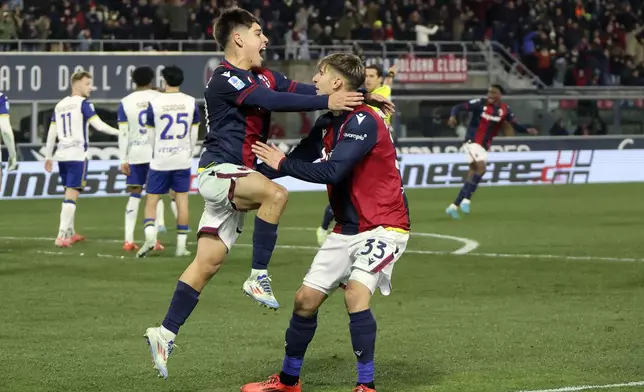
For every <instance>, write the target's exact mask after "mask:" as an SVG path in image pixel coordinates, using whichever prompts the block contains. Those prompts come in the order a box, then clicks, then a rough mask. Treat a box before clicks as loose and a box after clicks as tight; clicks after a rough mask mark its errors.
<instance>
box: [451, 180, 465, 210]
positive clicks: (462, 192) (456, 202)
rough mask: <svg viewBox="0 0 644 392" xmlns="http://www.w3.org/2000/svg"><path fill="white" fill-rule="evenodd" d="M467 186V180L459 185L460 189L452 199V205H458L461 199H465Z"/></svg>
mask: <svg viewBox="0 0 644 392" xmlns="http://www.w3.org/2000/svg"><path fill="white" fill-rule="evenodd" d="M468 188H469V180H467V181H465V184H463V186H462V187H461V190H460V191H459V192H458V196H456V200H454V205H456V206H460V205H461V202H462V201H463V199H465V197H466V195H467V190H468Z"/></svg>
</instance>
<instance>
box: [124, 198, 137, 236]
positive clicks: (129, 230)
mask: <svg viewBox="0 0 644 392" xmlns="http://www.w3.org/2000/svg"><path fill="white" fill-rule="evenodd" d="M140 203H141V198H140V197H132V196H130V197H129V198H128V200H127V205H126V206H125V242H134V229H135V228H136V218H137V216H138V215H139V204H140Z"/></svg>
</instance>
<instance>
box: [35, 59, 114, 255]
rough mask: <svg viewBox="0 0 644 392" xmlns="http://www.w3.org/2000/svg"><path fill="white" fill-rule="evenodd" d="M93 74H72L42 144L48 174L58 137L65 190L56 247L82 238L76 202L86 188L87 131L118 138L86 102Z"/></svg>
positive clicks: (61, 174)
mask: <svg viewBox="0 0 644 392" xmlns="http://www.w3.org/2000/svg"><path fill="white" fill-rule="evenodd" d="M91 91H92V75H91V74H90V73H89V72H85V71H82V72H76V73H75V74H73V75H72V95H70V96H68V97H66V98H63V99H62V100H61V101H60V102H58V104H57V105H56V107H55V108H54V112H53V113H52V115H51V123H50V124H49V133H48V134H47V144H46V145H45V170H47V171H48V172H50V173H51V171H52V167H53V163H52V153H53V151H54V144H55V143H56V138H58V145H57V149H56V155H55V156H54V159H55V160H56V161H58V171H59V173H60V180H61V182H62V185H63V187H64V188H65V198H64V199H63V205H62V207H61V211H60V226H59V229H58V236H57V237H56V242H55V244H56V246H58V247H62V248H68V247H70V246H71V245H72V244H74V243H76V242H78V241H82V240H84V239H85V238H84V237H83V236H81V235H79V234H76V232H75V230H74V215H75V214H76V200H78V196H79V195H80V192H81V191H82V190H83V188H84V187H85V177H86V176H87V148H88V132H89V126H90V125H91V126H92V127H93V128H94V129H96V130H97V131H99V132H103V133H106V134H108V135H113V136H118V135H119V131H118V130H117V129H115V128H112V127H111V126H109V125H107V124H105V123H104V122H103V120H101V119H100V118H99V117H98V115H97V114H96V111H95V110H94V105H92V104H91V103H90V102H89V99H88V98H89V95H90V93H91Z"/></svg>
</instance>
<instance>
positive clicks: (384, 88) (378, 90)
mask: <svg viewBox="0 0 644 392" xmlns="http://www.w3.org/2000/svg"><path fill="white" fill-rule="evenodd" d="M365 75H366V76H365V80H364V87H365V88H366V89H367V91H368V92H370V93H372V94H377V95H380V96H382V97H384V98H386V99H389V100H391V86H393V84H394V77H395V76H396V66H395V65H392V66H391V67H390V68H389V70H387V75H386V76H385V78H384V80H383V78H382V68H381V67H380V66H378V65H368V66H367V67H366V71H365ZM371 108H372V109H373V110H375V111H376V113H378V114H379V115H380V116H381V117H382V118H383V119H384V120H385V124H387V126H388V127H389V131H390V132H391V133H392V136H393V132H392V131H393V128H391V114H385V113H383V112H382V111H381V110H380V109H379V108H377V107H375V106H371ZM332 220H333V209H332V208H331V206H330V205H327V206H326V208H325V209H324V215H323V216H322V225H320V227H318V229H317V231H316V235H317V240H318V245H320V246H322V244H323V243H324V241H325V240H326V237H327V236H328V235H329V226H330V225H331V221H332Z"/></svg>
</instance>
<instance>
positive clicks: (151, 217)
mask: <svg viewBox="0 0 644 392" xmlns="http://www.w3.org/2000/svg"><path fill="white" fill-rule="evenodd" d="M160 198H161V195H160V194H155V193H148V194H147V196H146V197H145V219H144V220H143V230H144V232H145V243H144V244H143V246H141V249H139V251H138V252H137V254H136V257H145V256H147V255H148V254H149V253H150V252H151V251H153V250H154V249H155V248H156V246H157V228H156V224H155V219H156V215H157V203H158V202H159V199H160Z"/></svg>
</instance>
